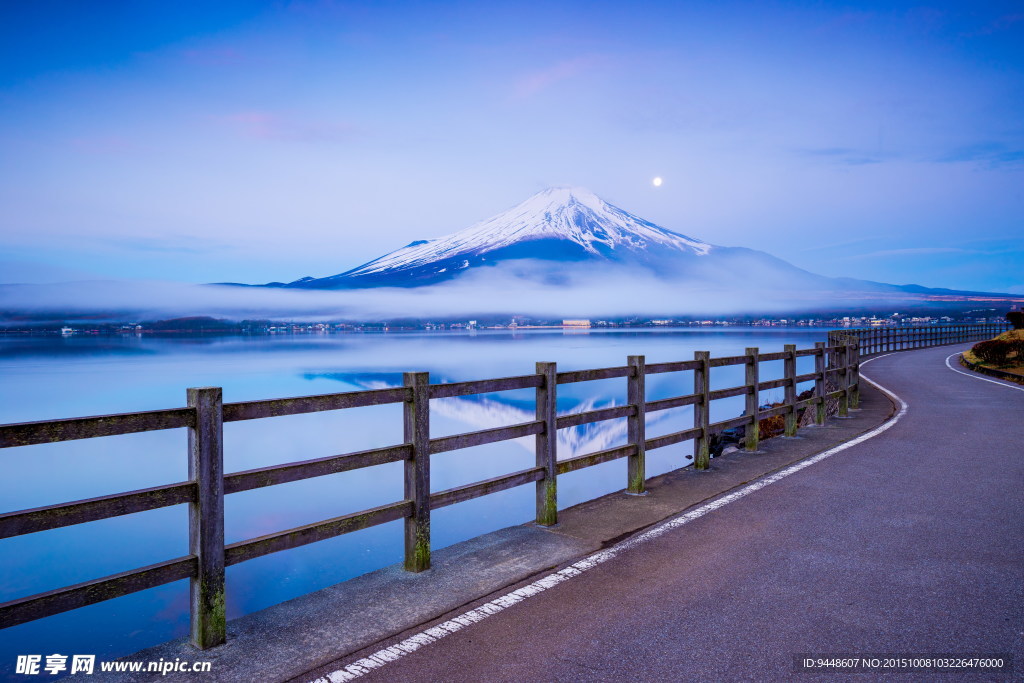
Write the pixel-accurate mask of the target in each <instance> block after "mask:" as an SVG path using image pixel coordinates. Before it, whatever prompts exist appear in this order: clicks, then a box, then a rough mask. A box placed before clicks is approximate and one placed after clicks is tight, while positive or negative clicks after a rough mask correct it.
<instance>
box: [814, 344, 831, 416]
mask: <svg viewBox="0 0 1024 683" xmlns="http://www.w3.org/2000/svg"><path fill="white" fill-rule="evenodd" d="M814 348H815V354H814V393H815V394H817V395H818V402H817V403H815V404H814V408H815V411H814V424H816V425H818V426H821V425H823V424H825V418H826V417H827V414H826V413H827V410H828V401H826V399H825V394H826V393H828V391H827V389H826V386H827V385H826V384H825V342H814Z"/></svg>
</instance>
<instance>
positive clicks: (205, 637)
mask: <svg viewBox="0 0 1024 683" xmlns="http://www.w3.org/2000/svg"><path fill="white" fill-rule="evenodd" d="M186 393H187V397H188V407H189V408H193V409H194V410H195V411H196V421H195V426H193V427H190V428H189V430H188V453H189V458H188V476H189V479H190V480H192V481H194V482H195V485H196V497H195V500H194V501H193V502H192V503H190V504H189V506H188V545H189V552H190V553H191V554H192V555H195V556H196V567H197V568H196V574H195V575H194V576H193V577H192V578H191V579H190V581H189V598H190V603H191V641H192V644H193V645H195V646H196V647H198V648H200V649H202V650H206V649H208V648H211V647H214V646H217V645H221V644H222V643H223V642H224V639H225V634H226V630H227V618H226V613H225V600H224V429H223V426H224V425H223V398H222V394H221V389H220V387H199V388H190V389H188V390H187V392H186Z"/></svg>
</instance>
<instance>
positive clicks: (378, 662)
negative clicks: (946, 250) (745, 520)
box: [313, 353, 908, 683]
mask: <svg viewBox="0 0 1024 683" xmlns="http://www.w3.org/2000/svg"><path fill="white" fill-rule="evenodd" d="M891 355H892V354H891V353H887V354H885V355H884V356H875V357H874V358H871V359H869V360H866V361H864V362H863V363H861V366H862V367H863V366H864V365H867V364H868V363H870V362H871V361H873V360H878V359H879V358H884V357H885V356H891ZM861 379H864V380H867V381H868V382H869V383H870V384H871V385H872V386H874V387H876V388H878V389H879V390H880V391H882V392H883V393H884V394H886V395H887V396H889V398H891V399H893V401H895V402H896V403H897V405H899V412H898V413H897V414H896V416H895V417H894V418H892V419H891V420H888V421H887V422H885V423H883V424H881V425H879V426H878V427H875V428H874V429H872V430H871V431H869V432H865V433H864V434H861V435H860V436H858V437H857V438H855V439H852V440H850V441H847V442H845V443H842V444H839V445H838V446H835V447H834V448H830V449H829V450H827V451H823V452H821V453H819V454H818V455H815V456H813V457H810V458H808V459H806V460H801V461H800V462H798V463H795V464H793V465H790V466H789V467H787V468H785V469H783V470H779V471H778V472H776V473H775V474H770V475H768V476H766V477H762V478H761V479H758V480H757V481H754V482H753V483H750V484H747V485H746V486H744V487H743V488H740V489H737V490H736V491H733V492H732V493H730V494H727V495H725V496H722V497H721V498H717V499H715V500H713V501H711V502H710V503H704V504H703V505H701V506H699V507H696V508H694V509H693V510H690V511H688V512H684V513H682V514H681V515H678V516H676V517H673V518H672V519H669V520H667V521H665V522H662V523H661V524H659V525H658V526H656V527H653V528H651V529H648V530H647V531H645V532H643V533H642V534H638V535H636V536H633V537H631V538H628V539H626V540H625V541H622V542H620V543H617V544H615V545H613V546H611V547H610V548H606V549H605V550H601V551H599V552H596V553H594V554H593V555H590V556H588V557H585V558H583V559H582V560H579V561H578V562H575V563H573V564H571V565H569V566H568V567H566V568H565V569H562V570H560V571H557V572H553V573H551V574H548V575H547V576H545V577H544V578H542V579H539V580H537V581H534V582H533V583H531V584H529V585H526V586H523V587H522V588H519V589H517V590H514V591H511V592H509V593H506V594H504V595H502V596H501V597H499V598H495V599H494V600H491V601H490V602H488V603H485V604H483V605H480V606H479V607H477V608H476V609H471V610H469V611H468V612H463V613H462V614H460V615H458V616H457V617H453V618H452V619H449V620H448V621H445V622H443V623H440V624H438V625H437V626H433V627H431V628H428V629H425V630H423V631H420V632H419V633H417V634H415V635H413V636H410V637H408V638H406V639H405V640H403V641H401V642H400V643H396V644H394V645H392V646H391V647H386V648H384V649H382V650H377V651H376V652H374V653H373V654H371V655H368V656H366V657H363V658H362V659H359V660H357V661H355V662H353V663H351V664H349V665H347V666H344V667H342V668H340V669H338V670H337V671H332V672H331V673H329V674H327V675H325V676H322V677H320V678H317V679H316V680H315V681H313V683H341V682H342V681H351V680H355V679H356V678H360V677H361V676H364V675H366V674H368V673H370V672H371V671H373V670H374V669H379V668H381V667H383V666H384V665H385V664H387V663H388V662H393V661H395V660H397V659H400V658H402V657H404V656H405V655H407V654H411V653H413V652H415V651H416V650H418V649H420V648H421V647H424V646H426V645H429V644H431V643H433V642H436V641H437V640H440V639H441V638H444V637H445V636H447V635H450V634H452V633H455V632H456V631H459V630H461V629H463V628H465V627H467V626H470V625H472V624H475V623H476V622H478V621H483V620H484V619H486V618H487V617H490V616H493V615H495V614H497V613H498V612H501V611H502V610H504V609H505V608H507V607H511V606H512V605H515V604H516V603H519V602H522V601H523V600H526V599H527V598H530V597H533V596H534V595H537V594H538V593H541V592H543V591H545V590H547V589H549V588H553V587H554V586H557V585H558V584H560V583H562V582H563V581H568V580H569V579H571V578H573V577H575V576H579V575H580V574H582V573H583V572H585V571H587V570H588V569H592V568H594V567H596V566H597V565H599V564H602V563H604V562H607V561H608V560H610V559H612V558H613V557H615V556H616V555H618V554H619V553H620V552H622V551H623V550H628V549H629V548H633V547H635V546H638V545H640V544H642V543H646V542H647V541H650V540H653V539H655V538H658V537H659V536H661V535H663V534H664V533H665V532H667V531H671V530H672V529H676V528H678V527H681V526H683V525H684V524H689V523H690V522H692V521H694V520H696V519H699V518H701V517H703V516H704V515H706V514H708V513H709V512H712V511H714V510H717V509H718V508H720V507H723V506H725V505H728V504H729V503H732V502H735V501H737V500H739V499H740V498H744V497H746V496H748V495H750V494H751V493H754V492H755V491H760V490H761V489H763V488H765V487H766V486H768V485H770V484H774V483H775V482H777V481H780V480H782V479H785V478H786V477H788V476H789V475H791V474H794V473H796V472H799V471H800V470H802V469H804V468H805V467H810V466H811V465H813V464H814V463H817V462H821V461H822V460H824V459H825V458H829V457H831V456H833V455H835V454H836V453H839V452H840V451H845V450H846V449H847V448H850V447H852V446H856V445H857V444H860V443H863V442H865V441H867V440H868V439H871V438H873V437H875V436H878V435H879V434H881V433H882V432H884V431H886V430H887V429H890V428H891V427H892V426H893V425H895V424H896V423H897V422H899V421H900V419H901V418H902V417H903V416H904V415H906V413H907V409H908V406H907V403H906V401H904V400H903V399H902V398H900V397H899V396H897V395H896V394H894V393H893V392H891V391H889V390H888V389H886V388H885V387H883V386H882V385H880V384H878V383H877V382H875V381H874V380H872V379H870V378H869V377H866V376H864V375H861Z"/></svg>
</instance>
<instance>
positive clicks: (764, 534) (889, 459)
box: [336, 346, 1024, 681]
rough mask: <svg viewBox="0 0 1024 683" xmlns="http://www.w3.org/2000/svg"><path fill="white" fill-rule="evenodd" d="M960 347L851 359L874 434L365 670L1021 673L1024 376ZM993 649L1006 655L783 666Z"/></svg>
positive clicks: (569, 675) (957, 676)
mask: <svg viewBox="0 0 1024 683" xmlns="http://www.w3.org/2000/svg"><path fill="white" fill-rule="evenodd" d="M958 350H960V349H959V347H951V346H944V347H937V348H931V349H925V350H920V351H913V352H908V353H899V354H893V355H889V356H884V357H880V358H877V359H874V360H872V361H870V362H869V363H868V364H867V365H865V366H864V368H863V375H865V376H867V377H869V378H871V379H873V380H875V381H877V382H878V383H879V384H881V385H882V386H883V387H885V388H887V389H889V390H890V391H891V392H893V393H894V394H896V395H897V396H898V397H899V398H900V399H902V401H903V402H905V404H906V410H905V411H904V412H903V414H901V415H900V416H899V417H898V418H897V421H896V422H895V424H890V427H889V428H888V429H885V430H884V431H881V432H880V433H878V434H877V435H876V436H873V437H872V438H869V439H866V440H864V441H863V442H861V443H858V444H856V445H854V446H852V447H850V448H847V449H845V450H842V451H840V452H838V453H836V454H834V455H832V456H831V457H828V458H825V459H822V460H821V461H819V462H816V463H814V464H813V465H810V466H808V467H805V468H804V469H801V470H799V471H797V472H794V473H793V474H791V475H789V476H785V477H782V478H778V480H777V481H773V482H772V483H770V484H769V485H767V486H763V488H759V489H757V490H754V491H753V492H750V493H749V495H744V496H742V497H737V498H736V499H735V500H732V501H731V502H729V503H728V504H725V505H722V506H720V507H717V508H715V509H712V510H710V511H709V512H707V514H704V515H702V516H699V517H696V518H694V519H692V520H691V521H689V522H688V523H685V524H681V525H678V526H676V527H674V528H671V529H669V530H667V531H665V533H663V534H661V535H660V536H658V537H657V538H655V539H653V540H650V541H648V542H645V543H637V544H633V545H632V546H630V547H627V548H624V549H622V550H620V551H618V552H616V553H614V557H611V559H608V560H607V561H604V562H601V563H599V564H597V565H596V566H593V567H592V568H589V569H587V570H586V571H584V572H581V573H579V575H578V576H573V577H572V578H569V579H568V580H565V581H562V582H560V583H558V585H554V586H552V587H550V588H548V589H547V590H543V591H539V592H536V594H535V595H532V596H530V597H528V598H527V599H524V600H522V601H519V602H518V603H517V604H514V605H510V606H508V607H507V608H506V609H503V610H501V611H500V612H499V613H496V614H494V615H493V616H489V617H488V618H486V619H483V620H481V621H479V622H478V623H473V624H472V625H469V626H467V627H465V628H461V629H459V630H458V631H457V632H455V633H452V634H451V635H447V636H446V637H444V638H441V639H437V640H436V641H435V642H430V643H429V644H426V645H424V646H423V647H420V648H419V649H416V650H415V651H414V652H411V653H409V654H405V655H403V656H400V657H396V658H395V659H394V661H391V662H388V663H387V664H385V665H383V666H380V667H379V668H375V669H374V670H372V671H367V672H366V675H365V676H363V677H360V680H366V681H595V680H613V681H623V680H645V681H736V680H758V681H760V680H801V679H806V680H838V679H845V678H850V679H851V680H857V681H866V680H874V679H876V678H890V677H891V678H898V679H899V680H1024V645H1022V643H1024V388H1021V387H1014V386H1013V385H1008V384H1006V383H1000V382H997V381H990V380H988V378H984V377H983V376H981V375H975V374H973V373H969V372H967V371H965V370H963V369H962V368H960V367H959V366H958V365H956V363H955V358H954V359H952V360H951V361H950V363H951V364H952V368H951V367H949V366H947V363H946V359H947V357H948V356H949V355H950V354H951V353H953V352H955V351H958ZM958 371H959V372H958ZM492 598H493V596H492ZM481 602H484V601H481ZM477 604H479V603H477ZM442 621H443V620H442ZM431 625H432V624H427V625H425V626H424V627H423V628H429V627H430V626H431ZM420 630H422V629H418V630H413V631H409V632H407V633H404V634H401V635H400V636H398V637H396V638H394V639H392V640H390V641H387V642H386V643H382V644H380V645H378V646H376V647H374V648H371V649H370V650H368V651H366V652H363V653H359V654H358V655H355V656H353V657H352V658H350V659H347V660H346V662H342V663H340V665H345V664H346V663H351V662H354V661H356V660H357V659H359V657H365V656H367V655H368V654H371V653H372V652H374V651H377V650H379V649H380V648H382V647H386V646H388V645H392V644H394V643H397V642H400V641H402V640H403V639H405V638H409V637H410V636H413V635H415V634H416V633H417V632H418V631H420ZM997 653H998V654H1003V655H1011V656H1013V657H1014V659H1015V661H1014V672H1013V673H1008V672H1005V671H1003V672H1001V673H999V672H992V671H989V672H983V671H981V670H979V669H960V670H958V671H956V672H953V673H944V674H938V673H934V672H932V673H916V674H906V673H900V674H896V673H890V674H884V673H883V672H882V671H883V670H882V669H876V670H875V671H874V673H868V674H838V673H836V672H833V671H829V672H827V673H820V674H811V673H800V672H797V671H796V670H795V669H794V655H798V654H809V655H811V656H812V657H813V658H817V657H822V658H831V657H836V656H842V655H853V656H856V657H871V656H875V657H879V658H883V657H886V656H895V657H907V656H910V655H924V654H931V655H939V654H942V655H949V654H958V655H971V656H977V655H988V654H997ZM336 678H337V680H343V678H344V677H342V676H336Z"/></svg>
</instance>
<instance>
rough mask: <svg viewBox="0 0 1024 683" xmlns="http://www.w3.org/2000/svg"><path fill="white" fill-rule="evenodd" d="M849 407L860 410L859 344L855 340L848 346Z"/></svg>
mask: <svg viewBox="0 0 1024 683" xmlns="http://www.w3.org/2000/svg"><path fill="white" fill-rule="evenodd" d="M850 384H851V385H852V386H851V387H850V407H851V408H853V409H854V410H859V409H860V342H859V341H858V340H857V339H856V338H855V339H854V340H853V344H851V345H850Z"/></svg>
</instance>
